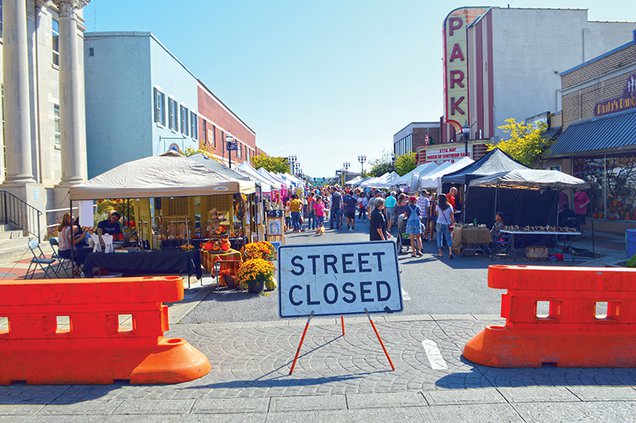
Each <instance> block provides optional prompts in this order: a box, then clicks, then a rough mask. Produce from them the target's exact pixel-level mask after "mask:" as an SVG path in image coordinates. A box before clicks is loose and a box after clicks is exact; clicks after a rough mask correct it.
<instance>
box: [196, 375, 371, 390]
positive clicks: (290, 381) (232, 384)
mask: <svg viewBox="0 0 636 423" xmlns="http://www.w3.org/2000/svg"><path fill="white" fill-rule="evenodd" d="M364 375H366V374H364ZM364 375H345V376H329V377H313V378H312V377H302V378H301V379H297V378H294V377H287V376H279V377H276V378H272V379H252V380H232V381H228V382H218V383H210V384H208V385H201V386H189V387H186V388H184V389H220V388H229V389H233V388H275V387H287V386H304V385H321V384H324V383H333V382H342V381H347V380H353V379H360V378H362V377H363V376H364Z"/></svg>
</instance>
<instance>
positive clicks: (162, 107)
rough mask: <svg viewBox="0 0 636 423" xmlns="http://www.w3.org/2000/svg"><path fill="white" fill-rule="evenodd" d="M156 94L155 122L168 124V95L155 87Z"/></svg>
mask: <svg viewBox="0 0 636 423" xmlns="http://www.w3.org/2000/svg"><path fill="white" fill-rule="evenodd" d="M154 96H155V122H156V123H158V124H160V125H163V126H165V125H166V95H165V94H164V93H162V92H161V91H159V90H158V89H156V88H154Z"/></svg>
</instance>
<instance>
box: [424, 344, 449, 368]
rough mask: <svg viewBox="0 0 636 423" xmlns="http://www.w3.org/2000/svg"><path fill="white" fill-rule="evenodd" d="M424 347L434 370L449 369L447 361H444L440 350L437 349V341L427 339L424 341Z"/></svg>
mask: <svg viewBox="0 0 636 423" xmlns="http://www.w3.org/2000/svg"><path fill="white" fill-rule="evenodd" d="M422 346H423V347H424V351H425V352H426V356H427V357H428V362H429V363H430V364H431V368H432V369H433V370H446V369H448V365H447V364H446V360H444V357H442V353H441V351H440V350H439V348H437V343H436V342H435V341H431V340H430V339H425V340H423V341H422Z"/></svg>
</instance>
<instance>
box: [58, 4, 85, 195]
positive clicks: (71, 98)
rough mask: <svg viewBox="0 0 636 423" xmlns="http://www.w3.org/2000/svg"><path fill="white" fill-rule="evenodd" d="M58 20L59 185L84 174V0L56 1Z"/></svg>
mask: <svg viewBox="0 0 636 423" xmlns="http://www.w3.org/2000/svg"><path fill="white" fill-rule="evenodd" d="M55 3H56V4H57V6H58V8H59V17H60V19H59V22H60V67H59V72H60V121H61V122H60V124H61V138H62V139H61V141H62V181H61V185H62V186H68V185H73V184H77V183H81V182H84V181H85V180H86V173H85V170H84V169H85V168H86V166H84V162H85V161H86V131H85V126H84V120H85V115H86V111H85V105H84V99H83V98H82V92H83V90H82V86H83V85H84V71H83V69H82V68H81V66H80V63H81V62H80V57H79V55H80V54H84V52H83V51H79V42H78V35H77V10H78V9H80V8H82V7H84V6H85V5H86V4H87V3H88V0H56V1H55Z"/></svg>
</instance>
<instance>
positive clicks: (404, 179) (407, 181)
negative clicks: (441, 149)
mask: <svg viewBox="0 0 636 423" xmlns="http://www.w3.org/2000/svg"><path fill="white" fill-rule="evenodd" d="M431 168H437V164H435V163H433V162H430V163H423V164H421V165H419V166H417V167H415V169H413V170H411V171H410V172H408V173H406V174H404V175H402V176H400V177H399V178H398V179H396V180H395V181H393V183H394V184H395V185H398V186H401V185H408V186H409V187H410V186H411V182H412V181H413V178H414V177H415V176H419V175H420V174H421V173H422V172H426V171H428V170H429V169H431Z"/></svg>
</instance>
